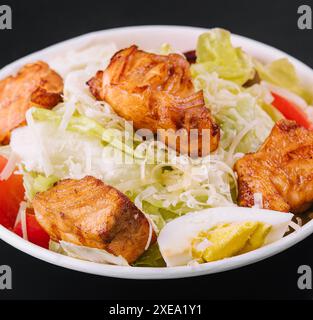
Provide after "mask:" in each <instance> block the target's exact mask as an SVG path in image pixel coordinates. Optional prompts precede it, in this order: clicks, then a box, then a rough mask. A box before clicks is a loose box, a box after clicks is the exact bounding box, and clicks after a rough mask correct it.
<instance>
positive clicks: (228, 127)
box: [193, 69, 274, 165]
mask: <svg viewBox="0 0 313 320" xmlns="http://www.w3.org/2000/svg"><path fill="white" fill-rule="evenodd" d="M193 80H194V85H195V87H196V89H198V90H203V93H204V97H205V101H206V103H207V106H208V107H209V108H210V109H211V111H212V114H213V115H214V117H215V119H216V120H217V122H218V123H219V125H220V127H221V130H222V136H221V141H220V147H219V150H218V153H219V154H223V153H224V154H225V156H226V158H224V160H225V161H226V162H227V163H228V164H229V165H233V163H234V162H235V160H236V154H237V153H248V152H255V151H256V150H257V149H258V148H259V147H260V145H261V144H262V143H263V141H264V140H265V139H266V137H267V136H268V135H269V133H270V131H271V129H272V127H273V125H274V121H273V120H272V118H271V117H270V116H269V115H268V114H267V112H265V111H264V109H263V107H262V105H263V102H261V101H262V100H261V99H260V97H259V95H258V94H256V93H255V92H253V91H249V90H247V89H245V88H243V87H241V86H239V85H238V84H236V83H234V82H233V81H229V80H224V79H221V78H220V77H219V76H218V74H217V73H216V72H213V73H210V72H207V71H206V70H204V69H203V70H202V72H201V73H199V74H197V75H196V76H195V77H194V78H193Z"/></svg>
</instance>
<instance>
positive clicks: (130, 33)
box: [0, 26, 313, 279]
mask: <svg viewBox="0 0 313 320" xmlns="http://www.w3.org/2000/svg"><path fill="white" fill-rule="evenodd" d="M205 31H206V29H202V28H193V27H179V26H141V27H126V28H118V29H111V30H105V31H98V32H93V33H89V34H87V35H83V36H80V37H77V38H74V39H71V40H68V41H64V42H61V43H59V44H56V45H54V46H51V47H49V48H46V49H44V50H41V51H38V52H36V53H33V54H31V55H28V56H26V57H24V58H22V59H19V60H17V61H15V62H13V63H11V64H9V65H8V66H6V67H5V68H3V69H2V70H0V79H1V78H3V77H5V76H7V75H9V74H12V73H14V72H15V71H17V70H18V69H19V68H20V67H21V66H22V65H24V64H25V63H27V62H32V61H35V60H38V59H41V60H45V61H47V62H49V59H51V58H52V57H55V56H56V55H59V54H61V53H62V52H66V51H67V50H69V49H73V48H81V47H86V46H88V45H91V44H96V43H98V44H99V43H106V42H114V43H116V45H117V46H118V48H124V47H127V46H129V45H131V44H137V45H139V46H140V47H141V48H143V49H151V48H158V47H159V46H160V45H161V44H163V43H165V42H167V43H170V44H171V45H172V46H173V47H174V48H177V49H178V50H180V51H187V50H192V49H194V48H195V46H196V42H197V37H198V36H199V34H201V33H202V32H205ZM232 40H233V43H234V44H235V45H236V46H241V47H242V48H244V50H245V51H246V52H248V53H249V54H251V55H253V56H255V57H257V58H259V59H261V60H263V61H265V62H267V61H271V60H274V59H278V58H281V57H288V58H289V59H290V60H291V62H292V63H293V64H294V65H295V67H296V69H297V71H298V74H299V76H300V78H301V79H302V80H303V82H304V83H306V84H308V83H313V70H312V69H310V68H309V67H308V66H306V65H305V64H303V63H302V62H300V61H299V60H297V59H294V58H292V57H290V56H289V55H287V54H286V53H284V52H282V51H279V50H277V49H274V48H272V47H270V46H268V45H265V44H263V43H260V42H257V41H254V40H250V39H247V38H244V37H241V36H237V35H233V36H232ZM312 232H313V221H310V222H309V223H307V224H306V225H304V226H303V227H302V228H301V230H299V231H298V232H294V233H292V234H290V235H288V236H286V237H284V238H283V239H281V240H279V241H277V242H275V243H272V244H270V245H267V246H265V247H262V248H260V249H258V250H255V251H252V252H249V253H246V254H243V255H240V256H236V257H232V258H228V259H224V260H220V261H216V262H210V263H206V264H202V265H199V266H194V267H190V266H183V267H171V268H138V267H122V266H111V265H103V264H98V263H93V262H88V261H82V260H78V259H74V258H70V257H67V256H63V255H60V254H57V253H54V252H52V251H49V250H46V249H43V248H41V247H39V246H36V245H34V244H32V243H30V242H28V241H25V240H23V239H22V238H20V237H19V236H17V235H16V234H14V233H13V232H11V231H9V230H7V229H6V228H4V227H3V226H0V238H1V239H2V240H4V241H5V242H7V243H9V244H11V245H12V246H13V247H15V248H17V249H19V250H21V251H23V252H26V253H28V254H30V255H32V256H34V257H36V258H39V259H41V260H44V261H47V262H50V263H52V264H55V265H59V266H62V267H65V268H69V269H73V270H77V271H82V272H87V273H92V274H97V275H102V276H110V277H118V278H129V279H168V278H183V277H192V276H199V275H203V274H210V273H216V272H221V271H225V270H230V269H234V268H238V267H241V266H244V265H248V264H251V263H254V262H257V261H260V260H262V259H265V258H268V257H270V256H272V255H274V254H276V253H279V252H281V251H283V250H285V249H287V248H289V247H291V246H293V245H294V244H296V243H297V242H299V241H301V240H303V239H304V238H306V237H307V236H309V235H310V234H311V233H312Z"/></svg>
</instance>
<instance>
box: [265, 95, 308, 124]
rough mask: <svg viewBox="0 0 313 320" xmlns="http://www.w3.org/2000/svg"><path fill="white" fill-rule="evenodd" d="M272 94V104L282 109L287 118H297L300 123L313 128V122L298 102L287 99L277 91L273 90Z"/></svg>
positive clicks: (279, 109)
mask: <svg viewBox="0 0 313 320" xmlns="http://www.w3.org/2000/svg"><path fill="white" fill-rule="evenodd" d="M271 94H272V96H273V97H274V101H273V102H272V105H273V106H274V107H275V108H276V109H277V110H278V111H280V112H281V113H282V114H283V115H284V117H285V118H286V119H288V120H295V121H296V122H297V123H298V124H299V125H301V126H303V127H305V128H307V129H313V124H312V122H311V121H310V120H309V119H308V116H307V115H306V113H305V112H304V111H303V110H302V109H301V108H300V107H299V106H298V105H297V104H295V103H294V102H292V101H290V100H287V99H286V98H284V97H282V96H280V95H278V94H277V93H274V92H271Z"/></svg>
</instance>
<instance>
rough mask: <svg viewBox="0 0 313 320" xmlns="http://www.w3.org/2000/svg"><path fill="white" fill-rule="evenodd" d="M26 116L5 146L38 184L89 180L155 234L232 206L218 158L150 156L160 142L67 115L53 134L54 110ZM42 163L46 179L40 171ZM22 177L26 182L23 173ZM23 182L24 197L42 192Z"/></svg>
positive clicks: (230, 178)
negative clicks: (122, 201)
mask: <svg viewBox="0 0 313 320" xmlns="http://www.w3.org/2000/svg"><path fill="white" fill-rule="evenodd" d="M31 112H32V116H33V120H34V121H33V122H30V123H28V126H26V127H22V128H18V129H16V130H15V131H14V132H13V133H12V140H11V148H12V150H13V151H14V152H16V153H17V154H18V155H19V157H20V158H21V159H22V165H23V167H24V168H25V171H27V172H30V173H33V174H34V176H35V177H38V174H39V175H40V182H42V181H44V182H47V183H46V184H44V186H46V185H49V183H51V184H52V183H53V182H54V181H55V180H56V179H66V178H73V179H80V178H82V177H84V176H86V175H91V176H94V177H96V178H99V179H101V180H102V181H104V182H105V183H107V184H110V185H112V186H114V187H116V188H117V189H119V190H120V191H122V192H123V193H124V194H126V195H127V196H128V197H129V198H130V199H131V200H132V201H134V203H135V204H136V205H137V206H138V207H139V209H141V210H142V211H143V212H144V213H146V214H147V215H149V216H150V218H151V220H152V221H153V223H154V227H155V229H156V230H157V231H158V230H160V229H161V228H162V227H163V226H164V224H165V223H166V222H168V221H170V220H172V219H175V218H176V217H178V216H180V215H183V214H185V213H187V212H190V211H195V210H200V209H203V208H210V207H215V206H220V205H224V206H231V205H234V202H233V196H236V188H237V185H236V177H235V175H234V172H233V170H232V169H231V167H229V166H228V165H227V164H225V163H224V162H223V161H221V160H222V159H221V158H222V156H223V155H222V156H220V155H218V154H216V155H210V156H207V157H205V158H201V159H191V158H189V157H188V156H184V155H177V154H176V152H175V151H174V150H171V149H168V148H167V147H166V146H165V145H163V144H161V147H162V148H161V150H162V152H163V153H165V154H166V157H163V156H162V152H159V153H156V150H157V146H160V142H157V141H155V140H148V141H138V140H137V137H136V136H135V135H133V136H132V137H129V140H132V141H131V143H129V141H128V142H127V141H121V140H114V139H111V138H114V137H116V135H117V134H118V130H117V129H115V130H117V131H113V132H112V128H108V127H106V128H105V127H103V126H102V125H100V124H99V123H98V122H96V121H95V120H92V119H90V118H86V117H85V116H81V115H79V114H75V115H73V116H72V117H71V119H70V121H69V123H68V126H67V129H66V130H65V131H63V130H59V123H60V120H61V118H62V116H61V115H60V114H59V113H58V111H48V110H43V109H32V111H31ZM109 133H111V135H110V134H109ZM113 133H115V135H113ZM37 136H38V137H40V142H41V143H37V140H36V137H37ZM110 137H111V138H110ZM25 145H27V148H25ZM117 151H118V152H117ZM156 155H157V156H156ZM121 157H122V158H121ZM126 160H127V161H128V160H132V161H129V162H125V161H126ZM47 163H48V164H49V167H50V170H51V173H50V174H49V175H47V174H46V173H45V167H46V165H47ZM25 176H26V180H27V177H29V175H28V174H25ZM51 176H52V177H53V178H52V180H50V178H51ZM30 177H32V175H30ZM42 177H46V178H48V180H42V179H43V178H42ZM54 177H55V178H54ZM27 181H28V185H27V190H29V191H28V193H27V196H28V198H29V199H31V198H32V197H33V195H34V192H38V191H40V190H43V189H44V187H42V186H41V184H40V190H39V189H38V178H37V180H36V179H35V180H34V179H28V180H27Z"/></svg>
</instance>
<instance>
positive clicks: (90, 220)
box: [32, 176, 155, 263]
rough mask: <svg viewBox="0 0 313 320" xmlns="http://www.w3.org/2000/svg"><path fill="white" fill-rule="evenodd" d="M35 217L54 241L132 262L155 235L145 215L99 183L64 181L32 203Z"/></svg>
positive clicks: (37, 197) (88, 178)
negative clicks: (96, 250) (65, 242)
mask: <svg viewBox="0 0 313 320" xmlns="http://www.w3.org/2000/svg"><path fill="white" fill-rule="evenodd" d="M32 204H33V207H34V210H35V214H36V218H37V220H38V222H39V223H40V225H41V226H42V227H43V228H44V229H45V230H46V232H47V233H48V234H49V235H50V237H51V239H53V240H54V241H59V240H63V241H67V242H70V243H73V244H76V245H83V246H87V247H93V248H98V249H105V250H107V251H108V252H110V253H112V254H114V255H116V256H119V255H121V256H123V257H124V258H125V259H126V260H127V261H128V262H129V263H131V262H134V261H135V260H136V259H137V258H138V257H139V256H140V255H141V254H142V253H143V252H144V251H145V247H146V244H147V243H148V242H149V241H150V239H151V242H150V243H153V242H154V241H155V233H154V231H153V230H152V229H151V226H150V224H149V222H148V220H147V218H146V217H145V215H144V214H143V213H142V212H141V211H140V210H139V209H138V208H137V207H136V206H135V205H134V204H133V203H132V202H131V201H130V200H129V199H128V198H127V197H126V196H125V195H124V194H122V193H121V192H119V191H118V190H116V189H115V188H113V187H111V186H108V185H106V184H104V183H103V182H102V181H100V180H98V179H96V178H93V177H90V176H88V177H85V178H83V179H81V180H72V179H67V180H63V181H61V182H59V183H58V184H57V185H55V186H54V187H52V188H51V189H50V190H48V191H45V192H41V193H38V194H37V195H36V196H35V198H34V199H33V201H32Z"/></svg>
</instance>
